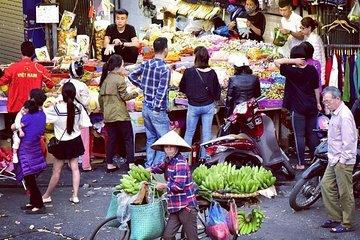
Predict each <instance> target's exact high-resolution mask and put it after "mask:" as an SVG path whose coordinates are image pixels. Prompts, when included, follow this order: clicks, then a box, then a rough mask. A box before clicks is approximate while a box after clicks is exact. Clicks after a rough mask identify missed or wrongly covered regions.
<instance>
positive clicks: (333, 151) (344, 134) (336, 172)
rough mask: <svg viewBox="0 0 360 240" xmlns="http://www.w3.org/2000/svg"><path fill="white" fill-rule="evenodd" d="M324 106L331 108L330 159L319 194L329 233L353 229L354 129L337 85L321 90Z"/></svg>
mask: <svg viewBox="0 0 360 240" xmlns="http://www.w3.org/2000/svg"><path fill="white" fill-rule="evenodd" d="M322 96H323V103H324V105H325V108H327V109H328V110H330V112H331V119H330V122H329V129H328V158H329V163H328V166H327V168H326V171H325V173H324V177H323V179H322V181H321V194H322V199H323V202H324V205H325V209H326V212H327V214H328V218H329V219H328V220H327V221H325V222H324V223H323V224H322V225H321V227H323V228H331V230H330V232H332V233H342V232H349V231H353V230H354V229H353V227H354V224H355V200H354V194H353V187H352V172H353V169H354V165H355V162H356V152H357V136H358V133H357V129H356V126H355V121H354V117H353V114H352V113H351V111H350V109H349V108H348V107H347V106H346V105H345V104H344V102H343V101H342V100H341V92H340V90H339V89H337V88H336V87H331V86H330V87H327V88H325V89H324V91H323V93H322Z"/></svg>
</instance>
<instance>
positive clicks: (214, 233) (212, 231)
mask: <svg viewBox="0 0 360 240" xmlns="http://www.w3.org/2000/svg"><path fill="white" fill-rule="evenodd" d="M225 215H226V214H225V213H224V211H223V209H222V207H221V206H220V204H219V203H218V202H216V201H213V202H212V203H211V205H210V209H209V217H208V219H207V221H206V232H207V234H208V235H209V237H210V238H211V239H213V240H228V239H230V232H229V228H228V225H227V223H226V216H225Z"/></svg>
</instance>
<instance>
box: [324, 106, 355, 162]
mask: <svg viewBox="0 0 360 240" xmlns="http://www.w3.org/2000/svg"><path fill="white" fill-rule="evenodd" d="M357 136H358V133H357V129H356V126H355V121H354V117H353V114H352V113H351V111H350V109H349V108H348V107H347V106H346V105H345V104H344V102H342V103H341V104H340V106H339V107H338V108H337V109H336V110H335V111H334V112H332V113H331V118H330V122H329V129H328V144H329V145H328V157H329V164H330V166H335V165H336V163H337V162H339V161H340V163H343V164H355V161H356V152H357Z"/></svg>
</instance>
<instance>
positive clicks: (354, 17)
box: [347, 1, 360, 22]
mask: <svg viewBox="0 0 360 240" xmlns="http://www.w3.org/2000/svg"><path fill="white" fill-rule="evenodd" d="M347 17H348V19H349V20H350V22H360V6H359V2H358V1H355V4H354V6H353V7H352V8H351V10H350V12H349V14H348V15H347Z"/></svg>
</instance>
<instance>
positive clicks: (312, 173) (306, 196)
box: [289, 130, 360, 211]
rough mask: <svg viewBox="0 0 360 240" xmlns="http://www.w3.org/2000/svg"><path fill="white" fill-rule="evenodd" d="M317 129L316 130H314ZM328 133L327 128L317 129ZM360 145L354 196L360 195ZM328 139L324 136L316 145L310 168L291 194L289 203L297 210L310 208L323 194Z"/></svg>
mask: <svg viewBox="0 0 360 240" xmlns="http://www.w3.org/2000/svg"><path fill="white" fill-rule="evenodd" d="M314 131H315V130H314ZM316 131H317V132H322V133H326V130H316ZM359 147H360V146H358V149H357V154H356V164H355V166H354V172H353V190H354V196H355V197H359V196H360V169H359V167H358V166H359V161H360V148H359ZM327 154H328V140H327V138H326V137H325V138H323V139H321V141H320V144H319V145H318V146H317V147H316V149H315V152H314V158H313V159H312V163H311V165H310V167H309V168H308V169H306V170H305V171H304V172H303V173H302V175H301V177H300V179H299V180H298V181H297V182H296V184H295V186H294V188H293V189H292V191H291V193H290V196H289V204H290V206H291V208H292V209H294V210H295V211H300V210H304V209H308V208H309V207H310V206H311V205H313V204H314V203H315V202H316V201H317V200H318V199H319V198H320V196H321V179H322V176H323V175H324V173H325V170H326V167H327V165H328V155H327Z"/></svg>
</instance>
